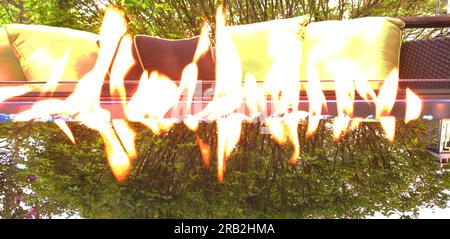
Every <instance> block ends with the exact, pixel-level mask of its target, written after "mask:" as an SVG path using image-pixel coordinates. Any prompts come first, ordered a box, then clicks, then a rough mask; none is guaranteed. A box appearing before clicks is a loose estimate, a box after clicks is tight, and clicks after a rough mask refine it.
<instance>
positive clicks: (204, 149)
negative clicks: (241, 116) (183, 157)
mask: <svg viewBox="0 0 450 239" xmlns="http://www.w3.org/2000/svg"><path fill="white" fill-rule="evenodd" d="M196 140H197V144H198V147H199V148H200V154H201V155H202V159H203V163H204V165H205V168H206V169H208V168H209V160H210V157H211V147H209V145H208V144H207V143H205V142H203V140H202V139H201V138H200V136H198V135H197V136H196Z"/></svg>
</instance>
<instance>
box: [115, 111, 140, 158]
mask: <svg viewBox="0 0 450 239" xmlns="http://www.w3.org/2000/svg"><path fill="white" fill-rule="evenodd" d="M112 125H113V127H114V130H115V131H116V134H117V137H118V139H119V140H120V142H122V145H123V148H124V149H125V150H126V152H127V155H128V156H129V157H130V158H131V159H136V158H137V152H136V145H135V138H136V133H135V132H134V131H133V129H131V128H130V126H129V125H128V123H127V122H126V121H125V120H121V119H114V120H112Z"/></svg>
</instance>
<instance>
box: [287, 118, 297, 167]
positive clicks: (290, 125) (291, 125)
mask: <svg viewBox="0 0 450 239" xmlns="http://www.w3.org/2000/svg"><path fill="white" fill-rule="evenodd" d="M298 123H299V119H298V118H296V115H295V114H288V115H286V116H285V117H284V124H285V127H286V131H287V132H288V134H287V135H288V138H289V141H290V142H291V144H292V145H293V146H294V152H293V153H292V156H291V158H290V160H289V162H290V163H291V164H297V162H298V158H299V157H300V140H299V138H298V133H297V130H298Z"/></svg>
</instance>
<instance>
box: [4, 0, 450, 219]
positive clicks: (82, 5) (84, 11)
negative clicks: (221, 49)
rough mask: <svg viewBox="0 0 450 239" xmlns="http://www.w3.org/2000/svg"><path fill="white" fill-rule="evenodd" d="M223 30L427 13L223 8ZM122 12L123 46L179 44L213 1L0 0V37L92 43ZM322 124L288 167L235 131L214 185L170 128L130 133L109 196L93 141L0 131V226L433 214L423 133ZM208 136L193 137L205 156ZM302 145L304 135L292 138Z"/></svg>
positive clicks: (442, 183) (49, 130)
mask: <svg viewBox="0 0 450 239" xmlns="http://www.w3.org/2000/svg"><path fill="white" fill-rule="evenodd" d="M222 2H223V4H224V5H225V6H226V8H227V9H228V19H229V21H230V24H233V25H234V24H246V23H253V22H260V21H265V20H269V19H276V18H285V17H293V16H298V15H303V14H310V16H311V18H312V19H313V20H317V21H318V20H326V19H342V18H356V17H362V16H410V15H429V14H433V13H434V1H431V0H427V1H423V0H415V1H403V0H385V1H379V0H364V1H362V0H353V1H344V0H338V1H335V2H336V4H334V5H332V4H329V3H331V2H332V1H328V0H319V1H310V0H295V1H276V0H267V1H237V0H226V1H225V0H224V1H222ZM109 3H114V4H117V5H119V6H121V7H122V8H124V10H125V12H126V14H127V16H128V18H129V21H130V29H129V30H130V32H131V33H133V34H149V35H154V36H160V37H167V38H183V37H190V36H193V35H196V34H198V32H199V29H200V26H201V23H202V21H203V20H204V19H206V20H207V21H208V22H210V23H214V12H215V9H216V7H217V6H218V5H219V3H220V2H219V1H215V0H209V1H200V0H199V1H186V0H151V1H150V0H146V1H137V0H129V1H128V0H127V1H124V0H117V1H107V0H79V1H70V0H65V1H56V0H55V1H37V0H0V25H4V24H7V23H27V24H46V25H52V26H59V27H70V28H74V29H81V30H86V31H91V32H98V29H99V26H100V23H101V19H102V15H103V13H104V9H105V7H106V6H107V5H108V4H109ZM327 123H329V122H322V124H321V126H320V128H319V131H318V133H317V134H316V135H314V136H313V137H311V138H308V139H306V140H302V141H301V144H302V145H301V149H302V154H301V160H300V163H299V164H298V165H297V166H294V167H293V166H290V165H289V164H288V158H289V155H290V153H291V150H292V149H291V148H290V147H289V146H279V145H277V144H276V143H275V142H274V141H273V140H272V139H271V138H270V136H269V135H264V134H260V133H259V132H260V127H261V126H260V125H257V124H254V125H250V124H248V125H245V126H244V130H243V132H244V133H243V136H242V138H241V141H240V143H239V145H238V146H237V148H236V150H235V151H234V153H233V155H232V157H231V159H230V160H229V161H228V163H227V173H226V176H225V181H224V183H223V184H218V183H217V180H216V170H215V166H216V165H215V162H214V153H213V154H212V155H213V156H212V157H213V158H212V163H211V166H210V168H207V169H205V167H204V165H203V163H202V159H201V156H200V152H199V150H198V147H197V143H196V140H195V136H194V135H193V134H192V133H191V132H190V131H188V130H187V129H186V128H185V127H184V126H182V125H179V126H177V127H175V128H174V129H172V130H171V131H169V132H168V133H166V134H163V135H161V136H155V135H152V134H151V133H150V132H149V131H148V130H147V129H145V128H144V127H143V126H140V125H133V127H134V128H135V129H136V131H137V132H138V136H137V145H138V151H139V157H138V158H137V160H136V161H134V162H133V164H134V167H133V171H132V172H131V175H130V177H129V179H128V180H126V181H125V182H123V183H121V184H118V183H117V182H116V181H115V180H114V178H113V177H112V175H111V173H110V170H109V168H108V165H107V163H106V160H105V155H104V151H103V142H102V140H101V138H100V137H99V136H98V135H97V133H96V132H94V131H91V130H89V129H87V128H86V127H84V126H82V125H79V124H75V123H74V124H71V125H70V127H71V129H72V130H73V132H74V135H75V137H76V141H77V144H76V145H72V144H71V143H70V141H68V140H67V138H66V137H65V135H64V134H63V133H62V132H61V131H60V130H59V129H58V128H57V127H56V126H55V125H54V124H51V123H26V124H24V123H20V124H19V123H2V124H1V125H0V217H2V218H27V217H54V216H56V215H61V214H63V215H64V216H70V215H75V214H77V215H80V216H82V217H85V218H178V217H182V218H190V217H191V218H197V217H201V218H212V217H232V218H242V217H244V218H246V217H250V218H253V217H259V218H260V217H313V218H335V217H338V218H341V217H350V218H359V217H365V216H368V215H372V214H373V213H374V212H382V213H383V214H385V215H389V214H392V213H399V214H401V215H403V214H405V215H409V214H408V213H412V214H413V215H414V213H415V212H416V211H417V208H418V207H419V206H431V205H437V206H440V207H444V206H445V204H446V202H447V201H448V195H446V194H445V193H443V190H444V189H448V188H449V186H450V185H449V183H450V179H449V173H448V171H447V170H446V168H441V167H440V166H439V165H438V164H436V163H435V162H434V160H433V158H431V157H430V156H429V155H428V154H427V152H426V151H425V148H426V145H427V143H428V142H427V137H426V126H427V124H428V123H427V122H415V123H413V124H408V125H405V124H402V123H401V122H399V123H398V124H399V126H398V130H397V136H396V138H397V140H396V142H395V143H394V144H389V143H388V142H387V141H386V140H385V139H384V138H383V137H382V136H381V135H382V134H381V129H380V127H379V125H377V124H370V123H366V124H363V125H362V126H361V127H360V128H359V129H357V130H356V131H353V132H351V133H349V134H348V135H347V136H345V137H344V138H343V139H342V140H340V141H339V142H335V141H334V140H333V139H332V137H331V135H332V133H331V132H330V129H329V127H327V126H326V124H327ZM215 134H216V133H215V125H213V124H204V125H201V128H200V136H201V137H202V139H203V140H204V141H206V142H208V143H209V144H210V145H211V147H212V148H211V151H212V152H215V143H216V142H215V140H216V136H215ZM299 134H300V137H301V139H305V127H304V125H302V127H300V128H299Z"/></svg>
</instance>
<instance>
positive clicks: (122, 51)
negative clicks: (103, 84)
mask: <svg viewBox="0 0 450 239" xmlns="http://www.w3.org/2000/svg"><path fill="white" fill-rule="evenodd" d="M133 47H134V45H133V40H132V38H131V36H130V35H128V34H127V35H125V36H124V37H123V38H122V40H121V41H120V45H119V48H118V50H117V54H116V57H115V58H114V59H115V60H114V63H113V65H112V67H111V73H110V77H109V81H110V82H109V84H110V85H109V87H110V92H111V95H114V93H116V92H117V93H118V94H119V96H120V99H121V101H122V102H125V101H126V91H125V86H124V78H125V76H126V74H127V72H128V70H129V69H130V68H131V67H133V65H135V64H136V61H135V60H134V58H133V54H132V52H133V51H132V49H133Z"/></svg>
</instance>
